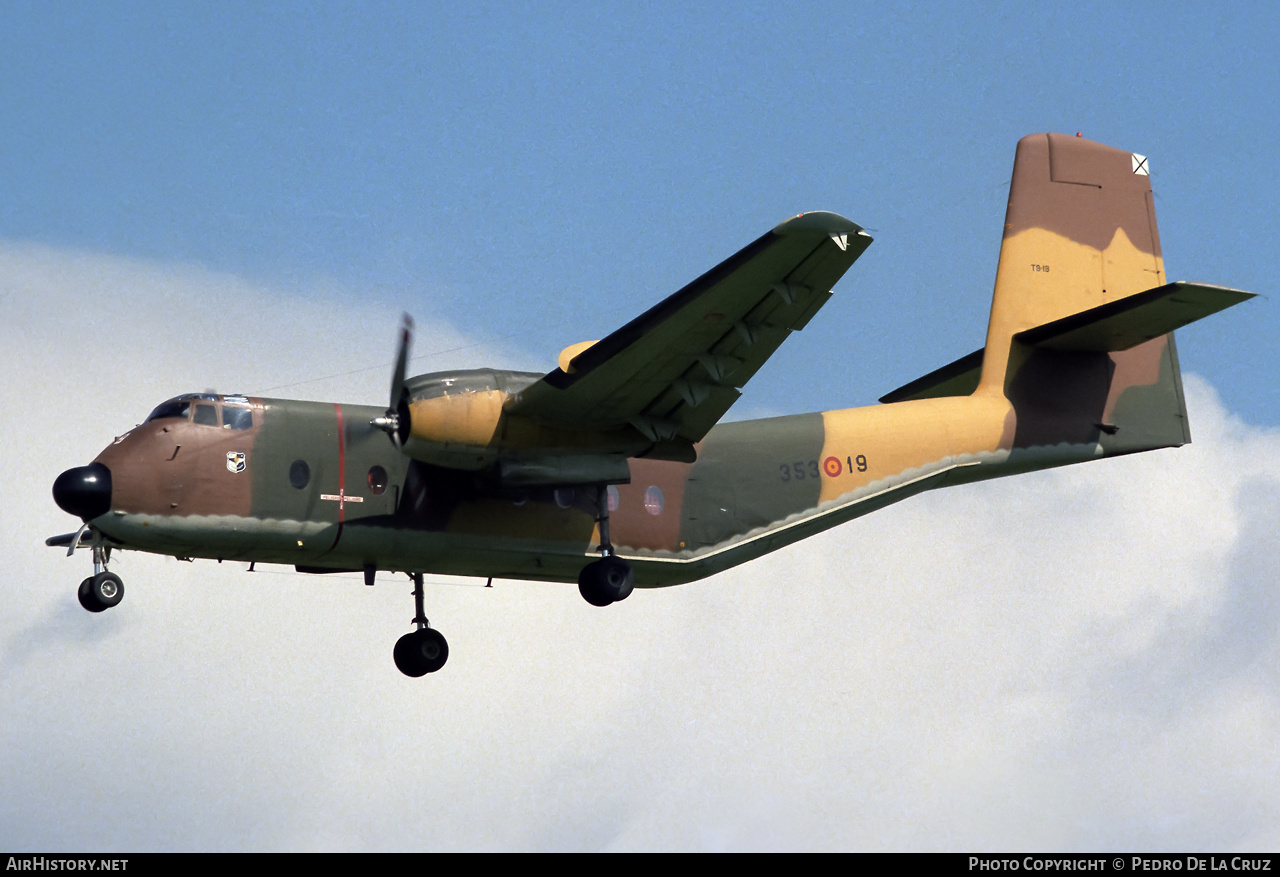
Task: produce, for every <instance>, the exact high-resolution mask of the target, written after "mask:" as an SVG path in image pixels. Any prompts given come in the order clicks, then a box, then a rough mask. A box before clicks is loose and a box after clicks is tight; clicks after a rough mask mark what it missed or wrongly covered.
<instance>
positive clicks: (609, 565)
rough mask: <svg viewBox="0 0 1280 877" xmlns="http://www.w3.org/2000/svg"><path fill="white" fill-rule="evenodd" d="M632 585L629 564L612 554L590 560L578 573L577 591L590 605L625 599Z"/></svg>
mask: <svg viewBox="0 0 1280 877" xmlns="http://www.w3.org/2000/svg"><path fill="white" fill-rule="evenodd" d="M634 587H635V576H634V575H633V574H632V572H631V564H629V563H627V562H626V561H625V560H623V559H622V558H621V557H616V556H614V555H610V556H608V557H602V558H600V559H599V560H596V561H592V562H591V563H588V564H587V565H586V566H584V567H583V568H582V572H580V573H578V593H580V594H582V597H583V599H584V600H586V601H587V602H588V603H590V604H591V605H592V606H608V605H609V604H610V603H616V602H617V601H618V600H625V599H627V597H628V596H630V595H631V591H632V589H633V588H634Z"/></svg>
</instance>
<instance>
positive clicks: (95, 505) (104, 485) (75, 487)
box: [53, 463, 111, 521]
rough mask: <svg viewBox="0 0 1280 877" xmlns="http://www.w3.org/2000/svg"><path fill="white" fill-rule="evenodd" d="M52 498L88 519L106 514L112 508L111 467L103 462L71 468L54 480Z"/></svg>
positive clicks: (65, 507)
mask: <svg viewBox="0 0 1280 877" xmlns="http://www.w3.org/2000/svg"><path fill="white" fill-rule="evenodd" d="M53 501H54V502H56V503H57V504H58V507H59V508H61V509H62V510H63V511H64V512H70V513H71V514H73V515H79V516H80V518H81V519H82V520H85V521H92V520H93V519H94V518H96V517H98V515H105V514H106V513H107V512H108V511H110V510H111V470H110V469H108V468H107V467H106V466H104V465H102V464H101V463H90V464H89V465H88V466H77V467H76V468H74V469H68V470H67V471H66V472H63V473H62V474H61V475H59V476H58V478H57V480H56V481H54V482H53Z"/></svg>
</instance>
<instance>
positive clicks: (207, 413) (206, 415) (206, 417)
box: [191, 405, 218, 426]
mask: <svg viewBox="0 0 1280 877" xmlns="http://www.w3.org/2000/svg"><path fill="white" fill-rule="evenodd" d="M191 422H192V423H198V424H200V425H201V426H217V425H218V409H217V408H214V407H213V406H212V405H197V406H196V414H195V417H193V418H191Z"/></svg>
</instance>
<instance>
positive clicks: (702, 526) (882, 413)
mask: <svg viewBox="0 0 1280 877" xmlns="http://www.w3.org/2000/svg"><path fill="white" fill-rule="evenodd" d="M870 243H871V238H870V237H869V236H868V235H867V234H866V232H865V231H863V230H862V229H861V228H860V227H859V226H857V225H855V224H854V223H852V222H850V221H849V220H847V219H844V218H842V217H840V216H837V215H835V214H833V213H805V214H801V215H800V216H796V217H794V218H792V219H788V220H787V221H786V222H783V223H782V224H781V225H779V226H777V227H776V228H774V229H773V230H772V231H769V232H768V233H766V234H765V235H764V236H763V237H761V238H760V239H759V240H757V241H755V242H754V243H752V244H750V245H749V246H747V247H746V248H745V249H744V250H742V251H741V252H739V253H737V254H736V255H734V256H732V257H730V258H729V259H728V260H727V261H725V262H723V263H721V264H720V265H718V266H716V267H715V268H713V269H711V270H710V271H709V272H707V273H706V274H704V275H702V276H701V277H699V278H698V279H697V280H695V281H693V282H692V283H691V284H689V285H688V286H686V287H685V288H684V289H681V290H680V291H679V292H677V293H675V294H674V295H672V296H671V297H670V298H667V299H665V300H664V301H662V302H660V303H658V304H657V305H655V306H654V307H653V308H651V309H650V310H648V311H646V312H645V313H643V314H641V315H640V316H639V317H636V318H635V319H634V320H632V321H631V322H629V323H627V324H626V325H625V326H623V327H622V328H620V329H618V330H616V331H614V332H613V333H612V334H610V335H608V336H606V337H605V338H604V339H603V340H600V341H595V342H586V343H582V344H576V345H574V346H572V347H568V348H566V349H565V350H564V351H563V352H562V353H561V354H560V357H559V366H558V368H555V369H553V370H552V371H550V372H548V373H547V374H527V373H521V372H510V371H496V370H492V369H477V370H469V371H457V372H446V373H438V374H427V375H420V376H418V377H407V376H406V374H405V370H406V364H407V362H408V356H409V346H410V330H411V324H410V323H409V322H408V320H407V319H406V323H405V326H404V328H403V331H402V334H401V336H400V342H399V353H398V356H397V358H396V364H395V372H394V376H393V379H392V382H391V397H390V400H389V403H388V405H387V407H386V408H385V409H383V408H381V407H375V406H367V405H344V404H320V403H316V402H297V401H285V400H281V399H265V398H256V397H247V396H232V395H217V394H206V393H194V394H188V395H184V396H178V397H176V398H174V399H170V400H169V401H167V402H164V403H162V404H160V405H159V406H157V407H156V409H155V410H154V411H152V412H151V414H150V415H149V416H148V417H147V419H146V420H145V421H144V422H143V423H142V424H140V425H138V426H136V427H134V428H133V429H131V430H129V431H128V432H126V433H125V434H124V435H122V436H120V437H118V438H116V439H115V441H113V442H112V443H111V444H110V445H108V446H107V447H106V449H105V450H103V451H102V453H100V454H99V455H98V457H97V458H96V459H95V460H94V461H93V462H92V463H90V464H89V465H87V466H80V467H77V468H73V469H69V470H67V471H66V472H63V473H62V474H61V475H59V476H58V478H57V480H56V481H55V482H54V485H53V496H54V500H55V501H56V502H57V504H58V505H59V506H60V507H61V508H63V509H64V510H65V511H67V512H69V513H71V514H73V515H78V516H79V517H80V518H81V519H82V521H83V522H84V523H83V526H81V527H80V529H79V530H78V531H76V532H75V533H71V534H67V535H64V536H56V537H53V538H51V539H49V540H48V544H50V545H55V546H62V547H66V548H67V549H68V551H67V553H68V555H70V554H72V553H74V551H75V549H76V548H86V549H88V550H89V551H90V552H91V554H92V557H93V567H94V574H93V575H92V576H90V577H89V578H86V579H85V580H84V582H83V583H81V585H80V590H79V597H80V602H81V604H82V605H83V606H84V607H85V608H86V609H88V610H89V611H91V612H100V611H102V610H104V609H107V608H109V607H112V606H115V605H116V604H117V603H119V602H120V599H121V597H122V596H123V594H124V586H123V584H122V582H121V580H120V578H119V577H118V576H116V575H115V574H114V573H112V572H109V571H108V570H107V564H108V562H109V561H110V558H111V552H112V551H113V550H122V549H129V550H136V551H149V552H153V553H156V554H168V555H174V556H177V557H181V558H196V557H203V558H217V559H228V560H231V559H234V560H241V561H247V562H249V563H250V568H251V569H252V565H253V564H255V563H283V564H291V565H293V566H294V567H296V569H297V570H298V571H299V572H308V573H322V572H335V571H361V570H362V571H363V572H364V576H365V582H366V583H367V584H373V582H374V578H375V576H376V573H377V572H378V571H379V570H384V571H396V572H404V573H407V574H408V575H409V577H410V578H411V580H412V582H413V586H414V602H415V607H416V610H417V612H416V616H415V618H414V625H415V628H416V629H415V630H413V631H412V632H410V633H407V634H405V635H404V636H403V637H402V638H401V639H400V640H399V641H398V642H397V643H396V646H395V650H394V654H395V662H396V666H397V667H399V669H400V670H401V671H402V672H404V673H405V674H407V675H409V676H421V675H423V674H425V673H431V672H433V671H436V670H439V669H440V668H441V667H442V666H443V665H444V663H445V660H446V658H447V657H448V645H447V644H446V642H445V640H444V637H442V636H441V635H440V634H439V632H438V631H436V630H435V629H434V628H431V627H430V626H429V625H428V622H427V619H426V616H425V614H424V610H423V587H422V576H423V574H424V573H428V572H429V573H436V574H445V575H465V576H482V577H483V576H487V577H494V578H497V577H501V578H508V579H534V580H546V581H561V582H572V581H575V580H576V581H577V583H578V588H579V590H580V591H581V593H582V596H583V597H584V598H586V600H587V601H588V602H590V603H592V604H593V605H596V606H607V605H608V604H610V603H614V602H616V601H619V600H624V599H626V597H627V596H628V595H629V594H630V593H631V590H632V587H633V585H635V586H639V587H642V588H651V587H662V586H666V585H675V584H680V583H683V582H689V581H692V580H694V579H699V578H703V577H705V576H709V575H712V574H714V573H717V572H720V571H721V570H724V569H727V568H729V567H731V566H735V565H737V564H740V563H744V562H746V561H748V560H751V559H752V558H755V557H759V556H760V555H762V554H765V553H767V552H770V551H773V550H775V549H778V548H780V547H782V546H784V545H787V544H789V543H792V542H795V541H796V540H798V539H803V538H805V537H806V536H811V535H813V534H814V533H818V532H820V531H822V530H825V529H827V528H829V527H833V526H835V525H837V524H840V523H842V522H844V521H848V520H850V519H851V518H855V517H858V516H860V515H864V514H866V513H868V512H871V511H874V510H876V509H879V508H882V507H884V506H886V505H888V504H889V503H893V502H897V501H899V500H902V499H906V498H907V497H909V496H912V495H914V494H917V493H920V492H922V491H925V490H931V489H934V488H939V487H950V486H952V485H957V484H965V483H967V482H971V481H978V480H982V479H987V478H995V477H998V476H1002V475H1011V474H1015V473H1020V472H1027V471H1031V470H1034V469H1043V468H1047V467H1051V466H1061V465H1064V464H1067V463H1076V462H1081V461H1085V460H1093V459H1098V458H1100V457H1109V456H1115V455H1119V454H1128V453H1133V452H1135V451H1145V450H1151V449H1154V448H1166V447H1176V446H1178V445H1182V444H1185V443H1187V442H1189V441H1190V440H1191V435H1190V432H1189V429H1188V425H1187V414H1186V407H1185V404H1184V402H1183V394H1182V382H1181V376H1180V373H1179V370H1178V356H1177V352H1176V349H1175V347H1174V340H1173V334H1172V333H1173V331H1174V330H1175V329H1177V328H1180V327H1182V326H1184V325H1186V324H1188V323H1191V322H1193V321H1195V320H1198V319H1200V318H1202V317H1205V316H1208V315H1209V314H1212V313H1215V312H1216V311H1219V310H1222V309H1223V308H1226V307H1229V306H1230V305H1233V304H1236V303H1238V302H1240V301H1243V300H1245V299H1247V298H1250V297H1251V295H1250V293H1246V292H1240V291H1238V290H1233V289H1226V288H1223V287H1218V286H1208V285H1204V284H1197V283H1181V282H1179V283H1166V281H1165V276H1164V263H1163V259H1162V256H1161V251H1160V239H1159V236H1158V235H1157V232H1156V221H1155V212H1154V207H1153V203H1152V199H1151V185H1150V177H1149V176H1148V168H1147V160H1146V159H1145V158H1144V157H1143V156H1140V155H1137V154H1134V153H1130V152H1125V151H1122V150H1119V149H1113V148H1111V147H1108V146H1103V145H1101V144H1099V143H1094V142H1091V141H1088V140H1085V139H1083V138H1080V137H1078V136H1077V137H1070V136H1067V135H1060V134H1034V135H1031V136H1029V137H1025V138H1023V139H1022V140H1021V141H1020V142H1019V143H1018V148H1017V155H1016V158H1015V160H1014V166H1013V178H1012V181H1011V184H1010V188H1009V206H1008V212H1007V215H1006V220H1005V226H1004V237H1003V243H1002V245H1001V249H1000V261H999V266H998V269H997V272H996V281H995V294H994V301H993V303H992V307H991V318H990V325H989V328H988V330H987V336H986V343H985V345H984V346H983V347H982V348H981V349H980V350H977V351H975V352H974V353H971V354H969V355H968V356H965V357H963V358H961V359H959V360H957V361H956V362H953V363H951V364H950V365H947V366H944V367H942V368H940V369H938V370H937V371H935V372H932V373H931V374H928V375H925V376H924V377H922V378H919V379H918V380H916V381H913V382H912V383H910V384H907V385H906V386H904V387H902V388H900V389H898V390H895V391H893V392H892V393H889V394H888V395H886V396H884V397H883V398H882V399H881V400H880V401H881V403H883V404H880V405H873V406H869V407H864V408H854V409H845V410H837V411H824V412H821V413H816V414H802V415H796V416H787V417H773V418H768V419H765V420H755V421H746V422H737V423H727V424H723V425H717V423H718V421H719V420H720V418H721V417H722V416H723V415H724V413H725V412H726V411H727V410H728V409H729V407H730V406H731V405H733V403H734V401H735V400H737V398H738V396H739V395H740V392H739V391H740V390H741V388H742V387H743V385H745V384H746V382H747V381H748V380H749V379H750V377H751V376H752V375H754V374H755V373H756V371H757V370H758V369H759V368H760V367H761V366H762V365H763V364H764V362H765V360H766V359H768V358H769V356H770V355H771V354H772V353H773V352H774V351H775V350H776V349H777V348H778V346H779V345H780V344H781V343H782V342H783V341H784V340H785V339H786V338H787V336H788V335H790V334H791V333H792V332H795V331H798V330H800V329H802V328H804V326H805V324H806V323H808V322H809V320H810V319H811V318H812V317H813V316H814V314H815V313H816V312H817V311H818V309H819V308H820V307H822V305H823V303H824V302H826V300H827V299H828V298H829V297H830V296H831V293H830V292H829V290H830V289H831V287H832V286H833V285H834V284H835V282H836V281H837V280H839V279H840V277H841V276H842V275H843V274H844V273H845V271H846V270H848V268H849V266H851V265H852V264H853V263H854V261H855V260H856V259H857V258H858V257H859V256H860V255H862V253H863V251H864V250H865V249H866V248H867V246H868V245H869V244H870Z"/></svg>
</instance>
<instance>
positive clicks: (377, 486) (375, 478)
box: [368, 466, 387, 496]
mask: <svg viewBox="0 0 1280 877" xmlns="http://www.w3.org/2000/svg"><path fill="white" fill-rule="evenodd" d="M368 481H369V492H370V493H372V494H373V495H374V496H382V494H383V493H385V492H386V490H387V470H386V469H383V468H382V467H381V466H374V467H373V468H372V469H370V470H369V479H368Z"/></svg>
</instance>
